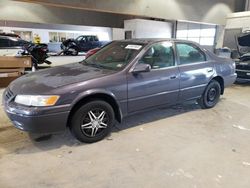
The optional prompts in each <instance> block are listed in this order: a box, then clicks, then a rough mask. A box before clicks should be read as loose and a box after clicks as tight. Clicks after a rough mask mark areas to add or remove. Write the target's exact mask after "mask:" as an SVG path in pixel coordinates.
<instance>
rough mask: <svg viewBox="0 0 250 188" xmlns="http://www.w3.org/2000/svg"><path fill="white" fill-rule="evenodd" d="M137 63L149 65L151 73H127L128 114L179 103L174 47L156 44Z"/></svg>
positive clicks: (177, 72)
mask: <svg viewBox="0 0 250 188" xmlns="http://www.w3.org/2000/svg"><path fill="white" fill-rule="evenodd" d="M137 63H144V64H149V65H150V66H151V71H150V72H142V73H138V74H133V73H132V72H130V73H128V76H127V80H128V112H129V113H133V112H136V111H140V110H144V109H147V108H150V107H154V106H158V105H163V104H173V103H176V101H177V100H178V95H179V70H178V67H177V65H176V61H175V55H174V48H173V44H172V43H170V42H159V43H155V44H153V45H152V46H150V47H149V48H148V50H147V51H146V52H145V54H144V55H143V56H142V57H141V58H140V59H139V61H138V62H137Z"/></svg>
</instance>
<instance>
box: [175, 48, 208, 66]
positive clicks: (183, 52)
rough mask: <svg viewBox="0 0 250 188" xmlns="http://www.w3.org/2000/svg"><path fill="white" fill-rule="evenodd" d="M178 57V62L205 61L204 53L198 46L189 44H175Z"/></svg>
mask: <svg viewBox="0 0 250 188" xmlns="http://www.w3.org/2000/svg"><path fill="white" fill-rule="evenodd" d="M176 49H177V51H178V55H179V58H180V64H181V65H182V64H188V63H196V62H202V61H206V58H205V55H204V54H203V53H202V52H201V50H199V49H198V48H196V47H194V46H192V45H190V44H180V43H179V44H176Z"/></svg>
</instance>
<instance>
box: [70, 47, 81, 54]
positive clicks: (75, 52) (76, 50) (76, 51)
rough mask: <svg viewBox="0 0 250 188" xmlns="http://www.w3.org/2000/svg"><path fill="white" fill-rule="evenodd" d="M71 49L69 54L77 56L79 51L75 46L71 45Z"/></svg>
mask: <svg viewBox="0 0 250 188" xmlns="http://www.w3.org/2000/svg"><path fill="white" fill-rule="evenodd" d="M71 49H73V51H72V52H71V55H72V56H77V55H78V53H79V51H78V49H77V48H76V47H73V48H71Z"/></svg>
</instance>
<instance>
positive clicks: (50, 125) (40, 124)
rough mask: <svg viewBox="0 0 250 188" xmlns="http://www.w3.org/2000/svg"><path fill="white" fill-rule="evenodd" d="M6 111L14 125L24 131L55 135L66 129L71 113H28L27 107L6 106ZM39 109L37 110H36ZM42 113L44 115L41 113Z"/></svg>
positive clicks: (59, 111)
mask: <svg viewBox="0 0 250 188" xmlns="http://www.w3.org/2000/svg"><path fill="white" fill-rule="evenodd" d="M4 109H5V112H6V114H7V116H8V117H9V119H10V120H11V121H12V123H13V125H14V126H15V127H16V128H18V129H20V130H23V131H27V132H32V133H55V132H60V131H63V130H65V129H66V127H67V120H68V116H69V111H61V110H58V112H56V111H55V110H53V112H48V113H47V112H46V111H44V110H43V111H39V113H37V111H33V109H31V110H30V111H27V107H25V108H23V109H22V108H20V106H15V105H13V104H12V105H11V106H10V105H7V104H4ZM34 109H37V108H34ZM41 112H42V113H41Z"/></svg>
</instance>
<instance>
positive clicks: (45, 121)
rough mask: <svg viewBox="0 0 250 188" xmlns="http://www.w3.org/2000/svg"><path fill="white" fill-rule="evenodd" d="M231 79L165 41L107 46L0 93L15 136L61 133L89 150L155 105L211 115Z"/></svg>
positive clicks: (220, 66) (229, 68)
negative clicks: (196, 108)
mask: <svg viewBox="0 0 250 188" xmlns="http://www.w3.org/2000/svg"><path fill="white" fill-rule="evenodd" d="M235 79H236V74H235V63H234V62H233V61H232V60H229V59H222V58H219V57H217V56H215V55H214V54H212V53H211V52H209V51H207V50H205V49H203V48H202V47H200V46H199V45H198V44H196V43H193V42H189V41H181V40H172V39H133V40H122V41H114V42H112V43H110V44H108V45H107V46H105V47H103V48H102V49H100V50H99V51H98V52H97V53H96V54H93V55H91V56H90V57H88V58H87V59H86V60H84V61H82V62H79V63H73V64H68V65H64V66H59V67H54V68H51V69H47V70H42V71H38V72H36V73H31V74H28V75H25V76H22V77H21V78H18V79H17V80H15V81H14V82H12V83H11V84H10V85H9V87H8V88H7V89H6V90H5V92H4V95H3V104H4V107H5V111H6V113H7V115H8V116H9V118H10V119H11V120H12V122H13V124H14V126H15V127H17V128H18V129H21V130H24V131H29V132H35V133H52V132H58V131H61V130H65V129H66V128H67V127H69V129H70V130H71V132H72V133H73V135H75V137H76V138H77V139H78V140H80V141H82V142H89V143H90V142H96V141H99V140H101V139H103V138H104V137H105V136H106V135H107V134H109V132H110V131H111V128H112V126H113V125H114V123H115V121H116V120H117V121H118V122H121V121H122V119H123V118H124V117H125V116H128V115H131V114H135V113H138V112H141V111H144V110H148V109H151V108H157V107H159V106H162V105H165V106H166V105H167V106H169V105H173V104H176V103H180V102H183V101H187V100H198V102H199V104H200V106H201V107H202V108H212V107H214V106H215V105H216V104H217V102H218V101H219V98H220V95H222V94H223V93H224V88H225V87H227V86H230V85H231V84H233V83H234V81H235Z"/></svg>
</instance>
